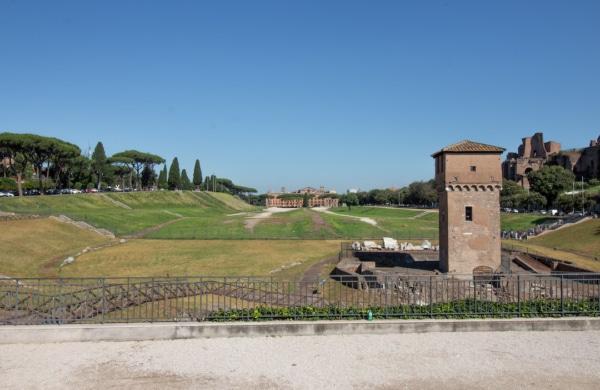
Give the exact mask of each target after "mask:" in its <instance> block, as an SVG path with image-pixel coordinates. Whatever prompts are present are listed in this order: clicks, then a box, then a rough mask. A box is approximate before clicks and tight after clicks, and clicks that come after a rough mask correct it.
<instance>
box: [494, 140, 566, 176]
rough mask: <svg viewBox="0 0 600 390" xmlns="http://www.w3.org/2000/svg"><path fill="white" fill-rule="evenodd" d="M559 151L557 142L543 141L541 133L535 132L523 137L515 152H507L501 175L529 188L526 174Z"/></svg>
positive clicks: (539, 167)
mask: <svg viewBox="0 0 600 390" xmlns="http://www.w3.org/2000/svg"><path fill="white" fill-rule="evenodd" d="M558 152H560V144H559V143H558V142H554V141H549V142H544V134H543V133H535V134H534V135H533V137H525V138H523V139H522V143H521V145H520V146H519V149H518V152H517V153H508V155H507V157H506V160H505V161H504V162H503V163H502V176H503V177H504V178H506V179H508V180H513V181H516V182H518V183H520V184H521V185H522V186H523V187H525V188H529V180H527V174H529V172H531V171H537V170H539V169H541V168H542V167H543V166H544V165H545V164H546V163H548V162H549V161H550V159H551V157H552V156H554V155H556V154H557V153H558Z"/></svg>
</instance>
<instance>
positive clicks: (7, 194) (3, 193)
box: [0, 192, 14, 198]
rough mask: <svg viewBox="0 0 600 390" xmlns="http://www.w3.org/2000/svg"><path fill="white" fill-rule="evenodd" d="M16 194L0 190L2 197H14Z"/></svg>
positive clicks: (0, 196)
mask: <svg viewBox="0 0 600 390" xmlns="http://www.w3.org/2000/svg"><path fill="white" fill-rule="evenodd" d="M13 197H14V195H13V194H12V193H10V192H0V198H13Z"/></svg>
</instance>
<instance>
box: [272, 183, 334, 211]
mask: <svg viewBox="0 0 600 390" xmlns="http://www.w3.org/2000/svg"><path fill="white" fill-rule="evenodd" d="M305 195H308V196H309V198H308V207H338V206H339V199H338V198H337V196H336V195H335V191H326V190H325V188H324V187H321V188H320V189H316V188H313V187H304V188H301V189H299V190H296V191H294V192H290V193H284V192H270V193H268V194H267V198H266V201H265V205H266V206H267V207H282V208H300V207H302V206H303V205H304V196H305Z"/></svg>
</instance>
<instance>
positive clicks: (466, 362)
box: [0, 331, 600, 389]
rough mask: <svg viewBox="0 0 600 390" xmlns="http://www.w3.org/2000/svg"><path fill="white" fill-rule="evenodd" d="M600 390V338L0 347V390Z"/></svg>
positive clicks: (417, 337)
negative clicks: (167, 389)
mask: <svg viewBox="0 0 600 390" xmlns="http://www.w3.org/2000/svg"><path fill="white" fill-rule="evenodd" d="M349 387H351V388H365V387H368V388H381V389H402V388H425V389H441V388H443V389H463V388H494V389H505V388H554V389H562V388H589V389H598V388H600V332H593V331H589V332H498V333H427V334H396V335H371V336H370V335H352V336H344V335H339V336H304V337H277V338H273V337H271V338H269V337H267V338H223V339H195V340H176V341H145V342H120V343H117V342H101V343H62V344H39V345H36V344H33V345H32V344H22V345H20V344H11V345H0V388H6V389H11V388H19V389H40V388H44V389H69V388H71V389H100V388H101V389H107V388H108V389H110V388H128V389H142V388H144V389H155V388H175V389H180V388H233V389H257V388H260V389H269V388H282V389H287V388H290V389H294V388H297V389H317V388H349Z"/></svg>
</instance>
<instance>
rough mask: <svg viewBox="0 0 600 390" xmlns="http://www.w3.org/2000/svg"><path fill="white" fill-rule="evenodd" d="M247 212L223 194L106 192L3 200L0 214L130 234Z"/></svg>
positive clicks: (236, 200) (237, 202)
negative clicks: (60, 219) (58, 218)
mask: <svg viewBox="0 0 600 390" xmlns="http://www.w3.org/2000/svg"><path fill="white" fill-rule="evenodd" d="M240 206H243V209H244V210H247V209H248V207H251V206H249V205H247V204H246V203H244V202H242V201H240V200H238V199H236V198H234V197H232V196H231V195H227V194H221V195H220V196H218V197H215V196H213V195H209V194H207V193H196V192H190V191H186V192H170V191H169V192H167V191H164V192H139V193H103V194H81V195H67V196H32V197H16V198H2V199H0V211H6V212H16V213H23V214H38V215H58V214H64V215H66V216H68V217H70V218H72V219H75V220H80V221H85V222H87V223H90V224H92V225H94V226H96V227H101V228H104V229H108V230H110V231H112V232H113V233H115V234H117V235H126V234H132V233H135V232H138V231H140V230H143V229H147V228H150V227H153V226H157V225H160V224H163V223H166V222H170V221H174V220H177V219H180V218H182V217H200V216H214V215H223V214H225V213H233V212H237V211H240V209H239V208H235V207H240Z"/></svg>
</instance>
